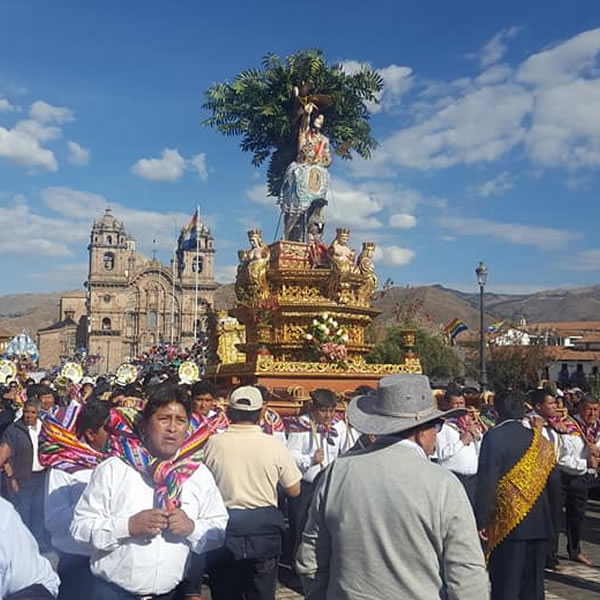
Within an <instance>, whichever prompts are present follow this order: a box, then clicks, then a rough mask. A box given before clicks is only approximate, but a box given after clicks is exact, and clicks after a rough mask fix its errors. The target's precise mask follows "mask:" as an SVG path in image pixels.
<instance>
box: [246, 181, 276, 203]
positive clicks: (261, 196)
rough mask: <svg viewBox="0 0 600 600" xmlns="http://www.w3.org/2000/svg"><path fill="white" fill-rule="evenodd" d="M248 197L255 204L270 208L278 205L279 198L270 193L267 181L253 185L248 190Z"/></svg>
mask: <svg viewBox="0 0 600 600" xmlns="http://www.w3.org/2000/svg"><path fill="white" fill-rule="evenodd" d="M246 197H247V198H248V199H249V200H250V201H251V202H254V203H255V204H260V205H262V206H267V207H268V208H274V207H275V208H276V207H277V204H276V202H277V198H274V197H273V196H269V195H268V192H267V185H266V184H265V183H259V184H257V185H253V186H252V187H251V188H250V189H249V190H246Z"/></svg>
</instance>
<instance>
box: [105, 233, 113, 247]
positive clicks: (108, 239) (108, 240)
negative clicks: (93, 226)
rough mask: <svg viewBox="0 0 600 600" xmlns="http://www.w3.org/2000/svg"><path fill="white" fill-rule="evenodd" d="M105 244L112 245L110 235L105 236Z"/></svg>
mask: <svg viewBox="0 0 600 600" xmlns="http://www.w3.org/2000/svg"><path fill="white" fill-rule="evenodd" d="M106 243H107V244H108V245H109V246H111V245H112V235H107V236H106Z"/></svg>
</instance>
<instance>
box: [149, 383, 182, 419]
mask: <svg viewBox="0 0 600 600" xmlns="http://www.w3.org/2000/svg"><path fill="white" fill-rule="evenodd" d="M172 402H176V403H177V404H181V406H183V408H184V409H185V414H186V415H187V418H188V419H190V418H191V416H192V408H191V406H190V401H189V398H188V395H187V394H186V393H185V392H184V391H183V390H182V389H180V388H179V386H177V385H175V384H173V383H161V384H160V385H159V386H157V387H156V389H155V390H154V391H153V392H152V394H150V397H149V398H148V402H147V403H146V406H145V407H144V412H143V413H142V420H143V421H148V420H149V419H150V417H152V415H153V414H154V413H155V412H156V411H157V410H158V409H159V408H160V407H161V406H167V404H171V403H172Z"/></svg>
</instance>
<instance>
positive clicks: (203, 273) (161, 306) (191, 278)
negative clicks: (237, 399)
mask: <svg viewBox="0 0 600 600" xmlns="http://www.w3.org/2000/svg"><path fill="white" fill-rule="evenodd" d="M197 231H198V249H196V247H195V246H194V247H193V248H191V249H188V250H184V251H183V252H182V253H181V256H180V259H181V260H177V259H175V260H172V261H171V264H170V265H169V266H165V265H163V264H161V262H160V261H158V260H157V259H156V258H149V257H147V256H144V255H143V254H140V253H139V252H137V251H136V243H135V239H134V238H133V237H131V236H130V235H129V234H128V233H127V231H126V229H125V225H124V223H122V222H121V221H119V220H118V219H117V218H116V217H115V216H114V215H113V214H112V211H111V210H110V209H106V213H105V214H104V215H103V216H102V217H101V218H100V219H98V220H97V221H96V222H95V223H94V224H93V226H92V231H91V234H90V243H89V246H88V251H89V271H88V279H87V282H86V284H85V285H86V288H87V294H86V297H85V310H86V317H87V340H86V341H87V344H86V345H87V350H88V353H89V354H98V355H99V356H100V357H101V358H100V361H99V362H98V363H97V365H96V367H95V368H94V370H96V371H97V373H99V374H101V373H106V372H114V371H115V369H116V368H117V367H118V366H119V365H120V364H121V363H123V362H127V361H129V360H131V359H132V358H134V357H135V356H137V355H138V354H140V353H142V352H144V351H145V350H147V349H148V348H149V347H150V346H152V345H154V344H157V343H160V342H161V341H165V342H171V341H173V343H174V344H176V345H180V346H181V347H191V346H192V345H193V344H194V341H195V338H194V332H196V333H197V334H198V333H201V332H205V331H206V330H207V328H208V321H209V317H210V315H211V313H212V310H213V306H214V291H215V289H216V288H217V283H216V282H215V279H214V255H215V249H214V239H213V237H212V235H211V233H210V230H209V229H208V228H207V227H205V226H204V225H202V224H199V226H198V230H197ZM197 250H198V251H197ZM196 269H198V274H197V277H196ZM196 281H197V282H198V289H197V291H196ZM196 304H197V306H198V310H197V311H196V309H195V307H196ZM63 312H64V311H63V310H62V307H61V315H60V320H59V322H58V323H56V324H55V325H61V327H60V329H61V330H62V329H63V328H64V329H65V331H66V329H72V328H73V325H74V324H75V323H72V322H71V319H67V320H66V322H64V323H61V321H64V320H65V315H63V314H62V313H63ZM196 312H197V322H196V324H195V323H194V320H195V316H196ZM67 316H68V317H71V316H77V315H71V314H70V313H69V315H67ZM73 321H75V322H77V321H76V319H73ZM52 327H54V326H51V328H49V331H48V332H46V333H44V332H43V331H42V332H40V333H41V335H42V337H44V336H47V337H49V336H50V335H54V336H56V335H57V334H51V331H55V329H52ZM67 333H68V335H69V339H70V338H71V337H73V334H72V332H71V331H70V330H69V331H68V332H67ZM63 345H64V344H63ZM56 347H57V348H58V345H57V346H56ZM48 348H49V349H50V345H48ZM63 350H64V349H63ZM64 358H66V357H65V356H59V355H56V353H55V352H54V351H52V352H46V353H45V356H44V357H43V362H44V364H45V365H46V366H47V367H49V366H51V365H56V364H58V363H59V362H60V360H61V359H64ZM40 362H41V361H40Z"/></svg>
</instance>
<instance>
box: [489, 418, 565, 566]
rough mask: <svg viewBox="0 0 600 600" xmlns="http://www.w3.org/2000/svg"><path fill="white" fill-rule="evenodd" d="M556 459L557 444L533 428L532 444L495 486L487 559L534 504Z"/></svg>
mask: <svg viewBox="0 0 600 600" xmlns="http://www.w3.org/2000/svg"><path fill="white" fill-rule="evenodd" d="M555 463H556V457H555V454H554V446H553V445H552V444H551V443H550V442H549V441H548V440H546V439H544V438H543V437H542V435H541V433H540V432H539V430H537V429H534V430H533V441H532V442H531V446H529V448H528V449H527V451H526V452H525V454H523V456H522V457H521V458H520V459H519V461H518V462H517V464H516V465H515V466H514V467H513V468H512V469H511V470H510V471H509V472H508V473H506V474H505V475H504V476H503V477H501V478H500V480H499V481H498V484H497V486H496V499H495V502H494V508H493V511H492V519H491V523H490V525H489V526H488V528H487V535H488V544H487V550H486V560H489V557H490V554H491V553H492V552H493V551H494V549H495V548H497V547H498V545H499V544H500V543H501V542H502V541H503V540H504V539H505V538H506V536H507V535H508V534H509V533H510V532H511V531H512V530H513V529H514V528H515V527H516V526H517V525H518V524H519V523H520V522H521V521H522V520H523V519H524V518H525V517H526V516H527V514H528V513H529V511H530V510H531V509H532V508H533V505H534V504H535V503H536V501H537V499H538V498H539V497H540V494H541V493H542V491H543V490H544V487H545V486H546V481H547V480H548V476H549V475H550V471H552V469H553V468H554V464H555Z"/></svg>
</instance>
